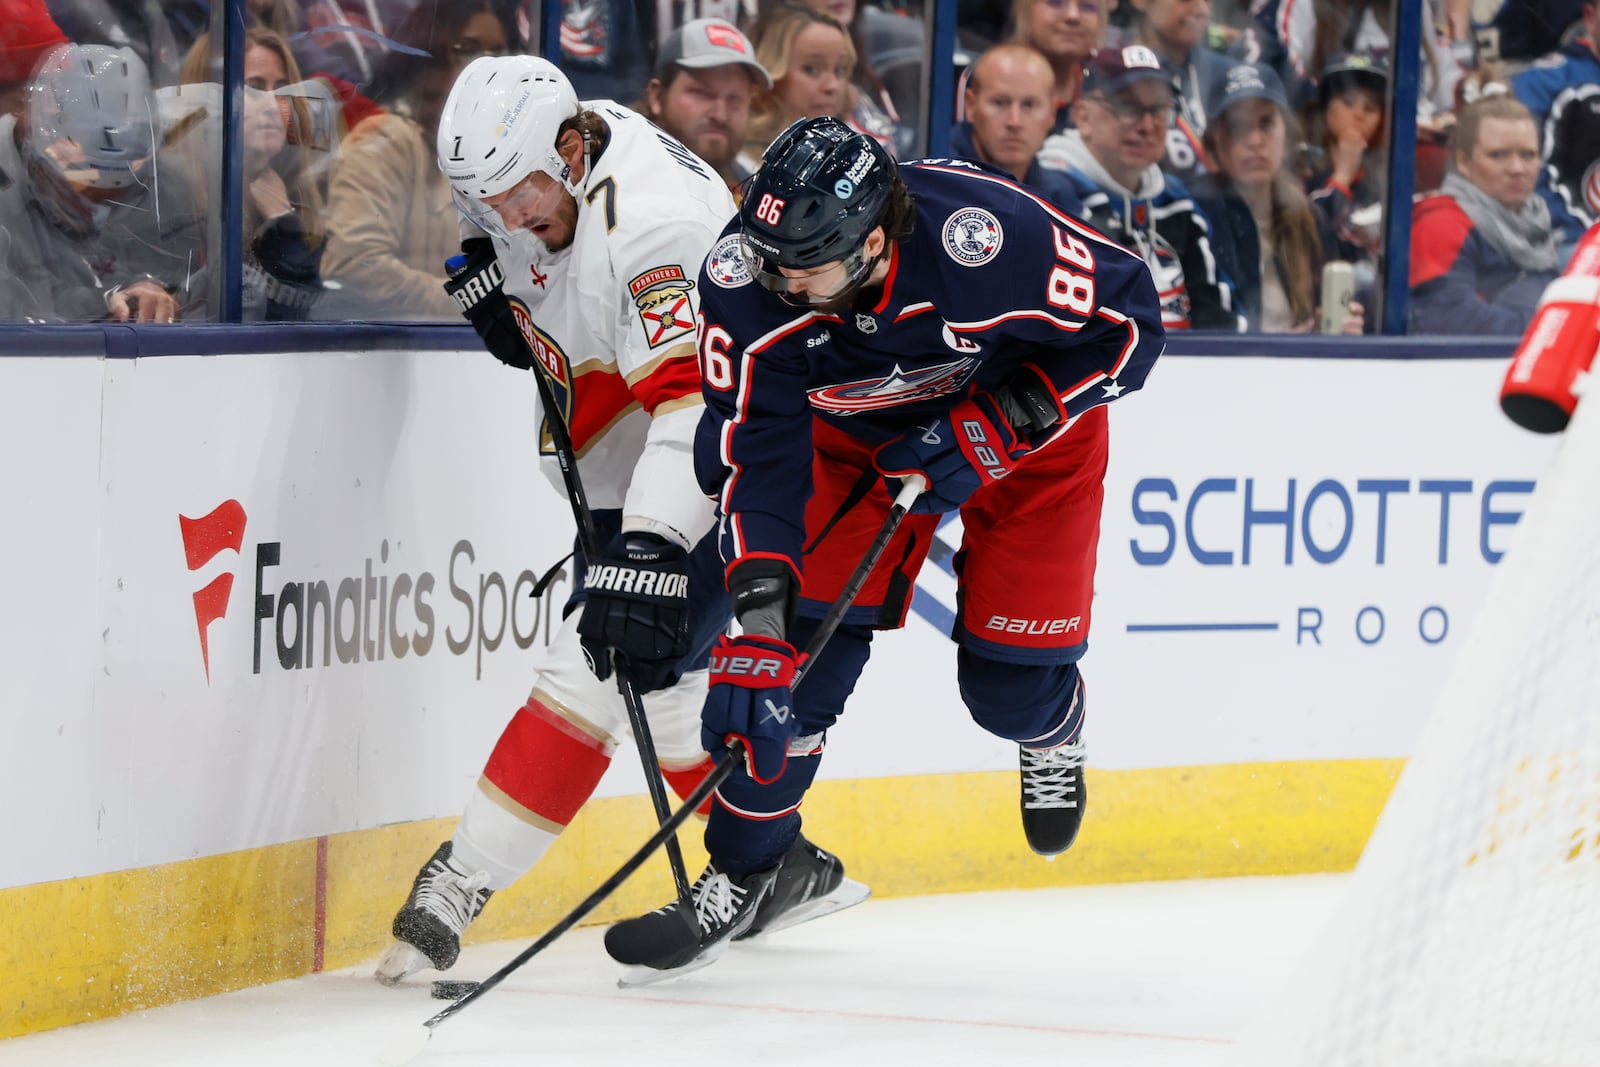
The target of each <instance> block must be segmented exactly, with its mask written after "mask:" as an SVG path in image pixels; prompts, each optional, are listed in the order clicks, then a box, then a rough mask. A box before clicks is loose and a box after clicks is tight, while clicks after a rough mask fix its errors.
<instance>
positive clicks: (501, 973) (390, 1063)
mask: <svg viewBox="0 0 1600 1067" xmlns="http://www.w3.org/2000/svg"><path fill="white" fill-rule="evenodd" d="M742 758H744V745H742V744H740V743H738V742H735V743H733V744H730V745H728V746H727V748H725V749H724V750H723V753H722V755H721V757H720V758H719V759H718V760H717V763H716V766H714V767H713V768H712V769H711V773H710V774H708V775H706V777H705V779H704V780H703V781H701V783H700V784H699V785H698V786H696V787H695V789H694V791H693V792H692V793H690V794H689V795H688V796H687V797H686V798H684V801H683V804H682V806H680V807H679V808H678V809H677V810H676V811H674V812H673V813H672V814H671V815H669V816H668V817H667V821H666V822H664V823H662V824H661V827H660V829H658V830H657V831H656V832H655V833H654V834H652V835H651V837H650V839H649V840H648V841H646V842H645V843H644V844H643V845H640V846H639V850H638V851H637V852H635V853H634V854H633V855H632V856H630V857H628V861H627V862H626V863H624V864H623V865H622V866H621V867H618V868H617V870H616V873H614V874H613V875H612V876H611V877H610V878H608V879H606V880H605V882H603V883H602V884H601V885H600V887H599V888H598V889H596V890H595V891H594V892H593V893H590V894H589V895H588V896H587V897H585V898H584V899H583V902H582V903H580V904H579V905H578V906H577V907H575V908H573V909H572V910H571V911H570V912H568V913H567V914H566V916H565V917H564V918H563V919H562V920H561V921H560V922H558V923H556V924H555V925H554V926H552V927H551V928H550V929H549V930H547V931H546V932H545V934H544V936H543V937H541V938H539V940H537V941H535V942H534V943H533V944H531V945H529V946H528V947H527V948H525V949H523V950H522V951H521V952H519V953H518V954H517V955H516V956H515V957H513V958H512V960H511V961H510V962H509V963H507V964H506V965H505V966H503V967H501V968H500V969H499V970H498V971H495V972H494V973H493V974H491V975H490V976H489V977H487V978H485V979H484V980H483V982H482V983H481V984H480V985H479V986H478V988H476V989H474V990H473V991H472V992H470V993H468V994H467V995H466V996H464V997H462V998H461V999H460V1000H458V1001H456V1002H455V1003H454V1004H451V1005H450V1006H449V1007H447V1008H445V1009H444V1010H442V1011H440V1012H439V1013H438V1014H437V1015H435V1016H433V1018H431V1019H429V1020H427V1021H426V1022H424V1023H423V1024H422V1027H421V1033H420V1034H419V1033H416V1032H408V1033H407V1034H406V1035H405V1039H404V1040H403V1041H397V1042H395V1045H394V1054H393V1055H394V1057H395V1058H390V1057H389V1056H386V1057H385V1058H384V1059H383V1063H384V1065H385V1067H400V1065H401V1064H405V1063H409V1062H411V1060H413V1059H415V1058H416V1057H417V1056H420V1055H421V1054H422V1052H423V1050H424V1049H425V1048H427V1045H428V1039H429V1038H430V1037H432V1035H433V1031H434V1030H436V1029H438V1027H439V1026H440V1025H441V1024H442V1023H444V1021H445V1020H447V1019H449V1018H452V1017H453V1016H454V1015H455V1014H456V1013H457V1012H459V1011H461V1010H462V1009H463V1008H465V1007H466V1006H467V1005H469V1004H471V1003H473V1002H474V1001H476V1000H477V999H478V998H479V997H481V996H483V995H484V994H485V993H487V992H489V990H491V989H493V988H494V987H495V986H497V985H499V984H500V983H501V982H503V981H505V979H506V978H507V977H508V976H509V975H510V974H511V973H512V972H513V971H515V970H517V969H518V968H520V967H521V966H522V965H523V964H525V963H527V962H528V961H529V960H531V959H532V958H533V957H535V956H537V955H538V954H539V953H541V952H543V951H544V950H545V949H547V948H549V947H550V945H551V944H553V943H554V942H555V940H556V939H557V938H559V937H560V936H561V935H562V934H564V933H566V932H567V931H568V930H570V929H572V928H573V927H574V926H576V925H577V924H578V922H579V920H581V919H582V918H583V917H584V916H585V915H588V914H589V913H590V912H591V911H593V910H594V909H595V908H597V907H599V906H600V904H601V902H602V901H604V900H605V899H606V898H607V897H609V896H610V895H611V894H612V893H614V892H616V890H617V887H618V886H620V885H621V884H622V883H623V882H625V881H627V880H628V878H629V877H631V876H632V875H633V872H634V871H637V870H638V869H639V868H640V867H642V866H643V865H644V861H645V860H647V859H649V858H650V855H651V853H653V852H655V850H656V849H658V848H660V847H661V846H662V845H663V844H665V843H666V840H667V838H669V837H671V836H672V835H673V834H675V833H677V832H678V827H680V826H682V825H683V824H684V823H685V822H687V821H688V819H689V816H691V815H693V814H694V812H695V810H696V809H697V808H699V807H700V805H701V804H704V803H705V802H706V799H707V798H708V797H710V796H711V794H712V792H713V791H715V790H716V788H717V786H719V785H721V784H722V783H723V781H724V780H725V779H726V778H727V777H728V775H729V774H731V773H733V769H734V767H736V766H738V763H739V760H741V759H742Z"/></svg>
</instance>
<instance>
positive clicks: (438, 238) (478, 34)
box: [322, 0, 522, 322]
mask: <svg viewBox="0 0 1600 1067" xmlns="http://www.w3.org/2000/svg"><path fill="white" fill-rule="evenodd" d="M426 6H427V5H424V7H426ZM419 10H421V9H419ZM501 10H502V6H501V5H499V4H497V3H495V2H493V0H462V2H461V3H456V4H448V5H446V4H441V5H440V6H439V8H438V12H437V21H436V22H435V21H432V11H431V9H430V10H429V12H428V14H429V21H428V22H427V23H426V24H421V23H418V24H416V28H415V29H412V28H407V29H404V30H402V31H397V33H400V35H401V39H402V40H403V41H405V42H406V43H407V45H408V46H409V47H412V48H414V49H419V50H425V52H426V55H425V57H424V58H418V57H415V56H411V55H408V54H405V53H401V52H396V53H394V54H393V55H391V56H390V57H389V59H388V60H387V61H386V63H385V66H384V67H383V68H382V69H381V70H380V71H379V73H378V77H377V81H376V83H375V85H374V88H373V96H374V99H376V100H377V101H378V103H380V104H382V105H383V107H384V108H385V109H386V110H385V111H384V112H383V113H381V114H377V115H373V116H371V117H369V118H367V119H364V120H363V121H362V122H361V123H360V124H359V125H357V126H356V127H355V129H353V130H351V131H350V136H349V138H348V139H347V140H346V141H345V143H344V146H343V150H342V153H341V155H340V159H339V163H338V165H337V166H336V167H335V169H334V173H333V178H332V181H331V182H330V183H329V187H328V251H327V254H326V256H324V258H323V263H322V270H323V275H324V277H326V278H329V279H334V280H336V281H337V282H338V284H339V286H340V291H339V294H338V300H337V301H335V300H334V299H333V296H332V295H331V294H330V297H329V299H328V300H326V301H324V309H323V311H324V316H325V317H329V318H358V319H361V318H380V319H381V318H397V317H399V318H405V319H411V320H431V319H444V320H447V321H452V322H453V321H456V320H457V319H459V318H460V315H461V311H460V309H459V308H457V307H456V305H455V302H454V301H453V300H451V299H450V298H449V297H448V296H447V295H445V292H444V289H443V284H444V281H445V273H444V261H445V260H446V259H448V258H449V257H451V256H452V255H455V254H456V253H457V252H459V251H460V248H461V238H460V234H459V232H458V228H457V225H456V211H455V208H454V207H453V202H452V201H451V198H450V186H449V184H448V183H447V182H446V181H445V180H444V175H443V174H441V173H440V172H439V163H438V158H437V156H436V154H435V148H434V143H433V142H434V135H435V133H436V131H437V130H438V126H439V114H440V112H441V110H442V109H443V107H444V101H445V97H446V96H447V95H448V93H449V91H450V86H451V84H452V83H453V82H454V81H455V78H456V75H457V74H458V73H460V71H461V70H462V69H463V68H464V67H465V66H466V65H467V64H468V63H470V62H471V61H472V60H474V59H476V58H477V57H479V56H484V55H495V56H498V55H506V54H507V53H508V52H510V51H513V50H515V49H517V48H520V47H521V44H522V42H521V39H520V38H519V37H518V36H517V33H516V28H515V27H514V26H513V25H511V24H510V23H509V22H508V21H506V20H505V18H503V17H502V14H501Z"/></svg>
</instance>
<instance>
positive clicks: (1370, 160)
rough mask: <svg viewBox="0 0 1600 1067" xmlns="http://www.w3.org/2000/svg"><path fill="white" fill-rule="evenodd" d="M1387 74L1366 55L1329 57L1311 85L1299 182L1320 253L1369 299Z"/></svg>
mask: <svg viewBox="0 0 1600 1067" xmlns="http://www.w3.org/2000/svg"><path fill="white" fill-rule="evenodd" d="M1388 89H1389V71H1388V68H1387V67H1386V66H1385V65H1384V64H1383V62H1382V61H1381V60H1378V59H1374V58H1372V57H1370V56H1363V55H1347V54H1343V53H1341V54H1337V55H1335V56H1333V58H1332V59H1330V60H1329V62H1328V65H1327V66H1326V67H1325V68H1323V70H1322V73H1321V76H1320V77H1319V78H1318V79H1317V102H1318V111H1317V112H1316V114H1315V115H1314V116H1313V117H1312V123H1311V126H1312V135H1311V143H1312V144H1313V145H1314V146H1316V155H1315V158H1314V160H1313V162H1314V163H1315V164H1317V165H1316V166H1314V168H1313V169H1312V173H1311V177H1310V178H1309V179H1308V180H1307V182H1306V190H1307V192H1308V193H1309V194H1310V196H1311V207H1312V210H1314V211H1315V212H1316V213H1317V218H1318V222H1319V225H1320V226H1321V227H1322V231H1323V233H1324V235H1325V237H1326V238H1327V240H1326V241H1325V243H1324V250H1325V251H1326V252H1327V254H1328V256H1329V258H1331V259H1341V260H1344V261H1346V262H1348V263H1350V264H1351V265H1352V266H1353V267H1354V268H1355V274H1356V292H1358V293H1364V294H1365V293H1375V292H1376V287H1377V284H1378V276H1379V262H1378V260H1379V251H1380V248H1381V246H1382V240H1383V202H1384V195H1385V194H1384V189H1385V182H1384V171H1385V166H1386V159H1387V156H1388V151H1387V149H1388V133H1387V128H1388V123H1387V122H1386V121H1385V118H1386V112H1385V110H1384V107H1385V100H1386V98H1387V96H1388Z"/></svg>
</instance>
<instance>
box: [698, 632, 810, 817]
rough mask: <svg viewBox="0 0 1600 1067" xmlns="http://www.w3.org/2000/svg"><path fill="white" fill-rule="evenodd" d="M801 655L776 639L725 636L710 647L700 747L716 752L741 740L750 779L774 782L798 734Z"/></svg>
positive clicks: (787, 643)
mask: <svg viewBox="0 0 1600 1067" xmlns="http://www.w3.org/2000/svg"><path fill="white" fill-rule="evenodd" d="M799 659H800V656H799V655H798V654H797V653H796V652H795V650H794V646H793V645H791V644H790V643H789V642H787V641H780V640H779V639H778V638H776V637H761V636H758V635H755V634H744V635H743V636H740V637H727V636H723V637H721V638H719V639H718V640H717V643H716V645H715V646H714V647H713V648H712V649H711V688H710V690H709V691H707V693H706V703H705V707H704V708H703V709H702V710H701V712H700V744H701V745H702V746H703V747H704V748H705V750H706V751H707V752H715V751H717V750H718V749H719V748H721V747H722V745H723V744H724V743H725V742H727V741H732V740H734V739H738V740H740V741H743V742H744V745H745V748H746V749H748V750H749V752H750V760H749V767H750V776H751V777H752V778H754V779H755V780H756V781H758V782H760V783H761V784H762V785H766V784H768V783H770V782H775V781H777V780H778V778H779V777H781V776H782V774H783V768H784V765H785V764H786V763H787V762H788V760H789V741H790V739H791V738H793V737H794V736H795V734H796V733H798V732H799V726H800V724H799V722H798V721H797V720H796V718H795V714H794V695H793V694H792V693H791V692H790V686H792V685H793V684H794V672H795V668H796V667H797V666H798V661H799Z"/></svg>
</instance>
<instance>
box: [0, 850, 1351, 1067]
mask: <svg viewBox="0 0 1600 1067" xmlns="http://www.w3.org/2000/svg"><path fill="white" fill-rule="evenodd" d="M1344 882H1345V878H1344V876H1313V877H1300V878H1277V879H1219V880H1206V881H1191V882H1174V883H1161V884H1138V885H1120V886H1091V887H1084V888H1075V889H1052V890H1031V891H1015V892H995V893H976V894H966V895H955V896H938V897H920V898H913V899H900V900H886V901H869V902H868V903H866V904H863V905H861V906H860V907H857V908H853V909H851V910H849V911H845V912H841V913H839V914H837V915H832V916H828V917H827V918H824V919H821V920H819V921H817V922H815V923H810V924H807V925H803V926H799V927H795V928H794V929H791V930H786V931H784V932H782V933H779V934H775V935H773V936H771V937H770V938H767V939H765V940H758V941H755V942H749V943H744V944H741V945H737V946H735V947H733V948H732V949H730V950H729V951H728V953H727V954H726V955H725V956H724V957H723V958H722V959H721V960H720V961H719V962H718V963H716V964H715V965H713V966H711V967H709V968H706V969H704V970H701V971H698V972H695V973H694V974H691V975H686V976H684V977H682V978H679V979H674V980H672V981H670V982H664V983H661V984H658V985H652V986H648V987H644V988H641V989H630V990H623V989H618V988H617V985H616V979H617V976H618V974H619V973H620V968H618V967H617V966H616V965H615V964H613V963H612V962H611V961H610V960H609V959H608V958H607V957H606V955H605V952H604V949H603V948H602V947H601V944H600V934H601V930H600V928H598V927H589V928H585V929H581V930H575V931H573V932H572V933H570V934H568V935H567V936H566V937H564V938H563V939H561V940H560V941H558V942H556V944H555V945H553V946H552V947H551V948H550V949H548V950H547V951H545V952H544V953H542V954H540V955H539V956H537V957H535V958H534V959H533V960H531V961H530V962H529V963H528V964H527V965H526V966H525V967H524V968H523V969H521V970H520V971H518V972H517V973H516V974H514V975H512V976H511V977H510V978H508V979H506V981H505V982H504V983H502V984H501V985H500V986H499V987H497V988H496V989H493V990H491V991H490V992H489V993H488V994H486V995H485V996H484V997H483V998H482V999H481V1000H479V1001H477V1002H476V1003H474V1004H472V1005H471V1006H469V1007H468V1008H466V1009H465V1010H463V1011H462V1012H460V1013H459V1014H457V1015H456V1016H454V1017H452V1018H451V1019H449V1020H447V1021H446V1022H445V1023H444V1024H443V1025H441V1026H440V1027H439V1028H438V1030H437V1032H436V1033H435V1034H434V1036H433V1039H432V1041H431V1042H429V1043H428V1045H427V1047H426V1050H425V1051H424V1053H423V1054H422V1055H421V1056H420V1057H419V1058H418V1059H417V1060H416V1061H415V1063H416V1064H417V1067H468V1065H471V1067H510V1065H513V1064H516V1065H524V1064H582V1065H585V1067H589V1065H599V1067H605V1065H611V1064H628V1065H658V1064H686V1065H688V1064H692V1065H696V1067H714V1065H716V1064H719V1063H735V1064H737V1063H740V1062H750V1063H760V1064H762V1065H764V1067H765V1065H783V1064H808V1065H815V1064H817V1063H827V1064H829V1065H830V1067H831V1065H844V1064H858V1063H859V1064H873V1065H882V1067H888V1065H891V1064H900V1063H914V1064H918V1065H919V1067H920V1065H929V1064H952V1065H955V1064H959V1065H961V1067H973V1065H978V1064H998V1063H1004V1064H1016V1063H1054V1064H1068V1063H1069V1064H1072V1065H1073V1067H1180V1065H1181V1067H1213V1065H1215V1067H1221V1065H1222V1064H1223V1063H1224V1062H1225V1060H1226V1059H1227V1057H1228V1055H1229V1054H1230V1050H1231V1047H1232V1041H1233V1039H1234V1038H1235V1037H1236V1036H1237V1035H1238V1034H1239V1033H1240V1032H1242V1030H1243V1028H1244V1026H1245V1023H1246V1021H1247V1020H1248V1019H1249V1017H1250V1015H1251V1014H1252V1013H1253V1012H1254V1011H1256V1010H1258V1009H1259V1006H1260V1004H1261V1003H1262V1002H1263V1001H1264V1000H1265V999H1266V997H1267V994H1268V993H1269V991H1270V990H1271V988H1272V987H1273V985H1274V984H1275V983H1276V982H1277V980H1278V976H1279V975H1281V974H1282V973H1283V972H1284V969H1285V967H1286V966H1287V965H1288V964H1289V963H1291V962H1292V957H1293V956H1294V955H1295V954H1296V953H1298V952H1299V951H1301V950H1303V949H1304V948H1305V946H1306V944H1307V943H1308V941H1309V939H1310V938H1311V936H1312V935H1313V934H1314V933H1315V932H1316V929H1317V927H1318V926H1319V925H1320V924H1321V923H1322V922H1323V921H1324V919H1325V918H1326V917H1327V915H1328V914H1329V912H1330V910H1331V908H1332V905H1333V903H1334V900H1335V897H1336V896H1337V895H1338V891H1339V889H1340V888H1341V887H1342V886H1343V885H1344ZM531 940H532V939H531V938H530V939H529V940H528V941H525V942H501V943H497V944H492V945H479V946H474V947H470V948H468V949H467V950H466V951H465V952H464V953H463V954H462V958H461V961H460V962H459V963H457V965H456V966H455V967H454V968H453V969H452V971H451V972H450V976H451V977H459V978H482V977H484V976H486V975H488V974H489V973H490V972H492V971H493V970H494V968H496V967H498V966H499V965H500V964H502V963H504V962H505V961H506V960H509V959H510V958H511V957H512V956H514V955H516V954H517V952H519V951H520V950H521V949H522V948H523V947H524V946H525V945H526V944H528V943H530V942H531ZM371 970H372V963H371V962H368V963H367V964H365V965H363V966H362V967H359V968H352V969H349V970H343V971H335V972H330V973H326V974H321V975H313V976H310V977H307V978H301V979H296V980H293V981H286V982H279V983H276V984H274V985H270V986H265V987H261V988H258V989H251V990H244V991H241V992H238V993H230V994H227V995H224V996H218V997H211V998H208V999H206V1000H201V1001H193V1002H189V1003H185V1004H176V1005H172V1006H169V1007H165V1008H158V1009H154V1010H151V1011H145V1012H140V1013H137V1014H133V1015H128V1016H124V1017H122V1018H118V1019H111V1020H107V1021H104V1022H99V1023H90V1024H85V1025H81V1026H75V1027H69V1028H67V1029H63V1030H57V1031H52V1032H50V1033H46V1034H37V1035H33V1036H29V1037H23V1038H14V1039H12V1040H9V1041H3V1042H0V1065H6V1067H11V1065H17V1067H21V1065H27V1067H52V1065H56V1064H62V1065H65V1064H72V1065H75V1067H76V1065H81V1064H96V1065H98V1064H107V1065H110V1064H115V1065H117V1067H156V1065H160V1067H267V1065H271V1067H376V1065H377V1064H379V1063H380V1062H381V1060H380V1055H381V1053H382V1052H383V1051H384V1050H385V1049H387V1048H392V1047H393V1046H394V1045H395V1044H396V1041H397V1039H399V1040H400V1041H402V1042H403V1040H404V1038H405V1037H406V1036H407V1035H408V1034H409V1033H411V1032H412V1031H414V1030H415V1031H420V1030H421V1029H422V1022H423V1020H425V1019H427V1018H429V1017H431V1016H432V1015H433V1014H435V1013H436V1012H437V1011H439V1010H440V1009H441V1008H443V1007H444V1006H445V1005H446V1002H444V1001H437V1000H434V999H432V998H431V997H430V996H429V993H428V990H429V985H430V983H431V980H432V979H434V978H436V977H438V975H437V974H435V973H434V972H432V971H424V972H422V973H420V974H418V975H416V976H415V977H413V978H412V979H410V980H409V982H408V983H407V984H406V985H404V986H402V987H401V988H399V989H388V988H384V987H382V986H380V985H378V983H377V982H375V981H374V980H373V979H372V978H371Z"/></svg>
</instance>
